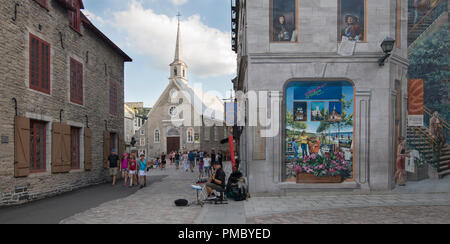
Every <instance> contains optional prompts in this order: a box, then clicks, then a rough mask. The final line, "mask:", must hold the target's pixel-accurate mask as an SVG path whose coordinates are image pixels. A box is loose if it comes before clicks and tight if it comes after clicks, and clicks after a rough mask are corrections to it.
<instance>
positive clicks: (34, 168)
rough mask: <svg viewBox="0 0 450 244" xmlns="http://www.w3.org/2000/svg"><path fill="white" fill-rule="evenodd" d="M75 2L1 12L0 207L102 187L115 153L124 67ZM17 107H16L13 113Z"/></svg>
mask: <svg viewBox="0 0 450 244" xmlns="http://www.w3.org/2000/svg"><path fill="white" fill-rule="evenodd" d="M83 8H84V6H83V1H82V0H73V1H65V0H19V1H13V0H5V1H2V4H1V6H0V26H1V28H0V32H1V34H0V43H1V44H0V56H2V59H1V61H0V64H1V69H0V92H1V96H0V114H1V116H2V118H3V119H2V122H0V134H1V138H2V142H1V147H0V205H10V204H17V203H23V202H26V201H33V200H36V199H41V198H44V197H49V196H53V195H56V194H60V193H62V192H66V191H71V190H74V189H77V188H81V187H85V186H89V185H92V184H97V183H101V182H103V181H104V180H105V179H106V178H105V173H104V165H105V164H104V162H105V158H106V156H107V155H108V154H109V152H110V150H111V148H115V149H119V151H120V150H122V137H123V136H122V135H123V130H124V129H123V127H124V125H123V117H124V116H123V109H122V108H123V99H124V62H130V61H132V60H131V58H130V57H128V56H127V55H126V54H125V53H124V52H123V51H122V50H120V49H119V48H118V47H117V46H116V45H115V44H114V43H113V42H112V41H111V40H109V39H108V38H107V37H106V36H105V35H104V34H103V33H102V32H101V31H100V30H98V29H97V28H96V27H95V26H94V25H93V24H92V23H91V22H90V21H89V20H88V19H87V18H86V16H85V15H84V14H83V13H82V12H81V11H80V9H83ZM15 108H16V109H15Z"/></svg>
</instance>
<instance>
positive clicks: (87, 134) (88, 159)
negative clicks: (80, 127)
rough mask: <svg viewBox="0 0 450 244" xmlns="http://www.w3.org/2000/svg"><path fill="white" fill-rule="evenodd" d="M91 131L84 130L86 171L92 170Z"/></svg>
mask: <svg viewBox="0 0 450 244" xmlns="http://www.w3.org/2000/svg"><path fill="white" fill-rule="evenodd" d="M91 138H92V132H91V129H89V128H85V129H84V169H85V170H86V171H90V170H92V152H91Z"/></svg>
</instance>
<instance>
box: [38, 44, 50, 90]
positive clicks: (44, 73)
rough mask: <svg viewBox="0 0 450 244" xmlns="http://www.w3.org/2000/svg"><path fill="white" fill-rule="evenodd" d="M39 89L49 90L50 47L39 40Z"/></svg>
mask: <svg viewBox="0 0 450 244" xmlns="http://www.w3.org/2000/svg"><path fill="white" fill-rule="evenodd" d="M41 47H42V49H41V53H42V54H41V59H42V61H41V65H42V66H41V87H40V88H41V89H42V90H43V91H49V84H50V47H49V45H48V44H46V43H43V42H41Z"/></svg>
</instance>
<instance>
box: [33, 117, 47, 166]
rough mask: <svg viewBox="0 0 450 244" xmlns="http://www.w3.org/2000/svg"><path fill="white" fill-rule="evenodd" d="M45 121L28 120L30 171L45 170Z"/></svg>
mask: <svg viewBox="0 0 450 244" xmlns="http://www.w3.org/2000/svg"><path fill="white" fill-rule="evenodd" d="M45 144H46V123H45V122H42V121H36V120H31V121H30V171H31V172H44V171H45V170H46V155H45V154H46V145H45Z"/></svg>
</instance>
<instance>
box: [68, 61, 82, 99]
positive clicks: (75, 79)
mask: <svg viewBox="0 0 450 244" xmlns="http://www.w3.org/2000/svg"><path fill="white" fill-rule="evenodd" d="M70 100H71V101H72V102H74V103H78V104H80V105H83V65H82V64H81V63H80V62H77V61H76V60H74V59H70Z"/></svg>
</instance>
